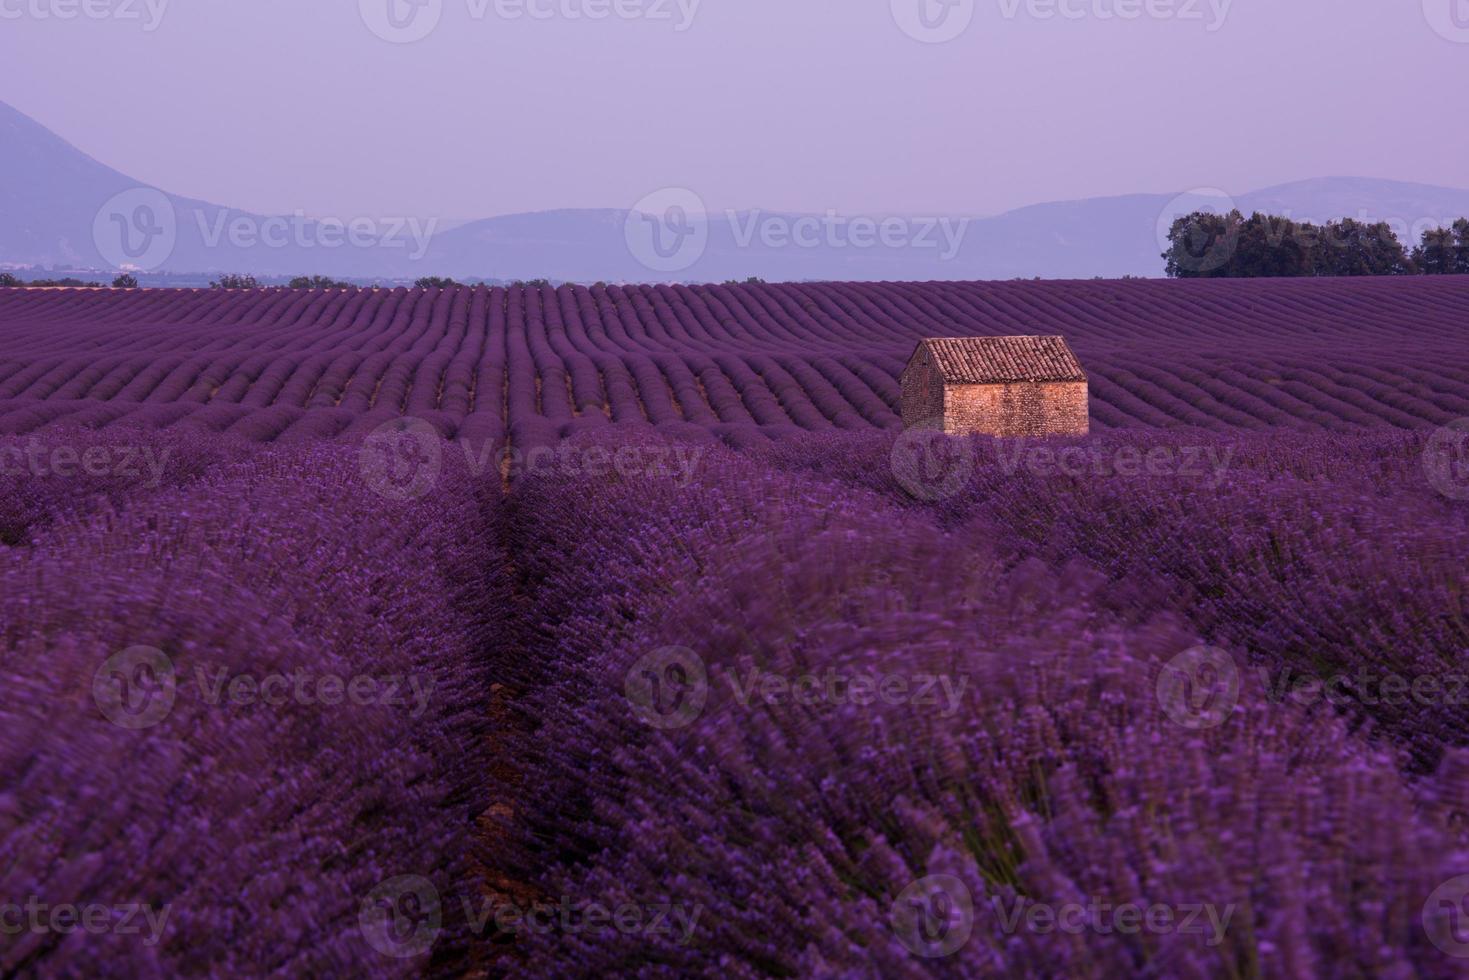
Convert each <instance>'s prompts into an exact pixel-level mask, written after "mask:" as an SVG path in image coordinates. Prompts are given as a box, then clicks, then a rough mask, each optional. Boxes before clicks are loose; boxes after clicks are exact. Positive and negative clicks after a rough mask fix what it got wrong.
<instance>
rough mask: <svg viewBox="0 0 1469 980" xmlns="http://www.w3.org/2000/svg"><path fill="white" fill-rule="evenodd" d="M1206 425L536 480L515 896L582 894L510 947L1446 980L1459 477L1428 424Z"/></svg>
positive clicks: (1457, 884) (561, 962) (1467, 796)
mask: <svg viewBox="0 0 1469 980" xmlns="http://www.w3.org/2000/svg"><path fill="white" fill-rule="evenodd" d="M1197 439H1198V440H1201V441H1193V442H1190V441H1185V440H1178V439H1174V438H1170V439H1168V440H1165V441H1159V440H1157V439H1156V438H1149V439H1142V438H1137V437H1134V438H1132V439H1131V440H1130V441H1128V440H1123V439H1117V440H1114V441H1112V442H1106V441H1094V442H1092V443H1088V444H1086V446H1087V452H1089V453H1093V454H1095V455H1092V456H1090V457H1089V458H1090V459H1092V460H1094V461H1097V462H1095V467H1096V468H1095V469H1092V468H1088V469H1085V470H1084V471H1081V472H1076V471H1075V467H1074V466H1067V467H1064V468H1058V466H1057V462H1056V457H1055V456H1054V455H1053V456H1048V457H1044V458H1041V457H1036V456H1026V455H1022V456H1013V457H999V456H996V455H993V454H994V453H996V452H998V451H999V450H1001V449H1003V448H1004V447H1001V446H999V445H990V444H980V443H974V444H971V445H970V448H971V450H972V451H973V453H974V454H975V455H973V456H972V457H970V458H969V459H968V460H967V465H968V467H969V468H968V470H967V472H966V474H965V476H966V479H965V480H963V481H960V483H958V484H957V485H954V486H949V487H946V488H942V490H943V492H935V491H936V490H937V489H939V485H937V484H934V483H929V484H926V485H924V484H923V483H922V481H921V480H920V481H919V485H918V486H917V487H915V485H914V479H913V474H912V473H911V472H905V471H904V466H903V464H902V463H901V461H896V462H895V460H897V457H898V456H899V455H901V453H902V452H903V451H904V448H905V447H904V446H903V444H902V443H901V441H900V442H899V443H898V444H897V445H896V446H895V444H894V442H893V440H892V439H891V438H882V437H859V438H852V437H841V438H830V439H818V440H811V441H807V442H804V443H801V444H795V443H792V444H788V445H785V446H782V447H779V448H777V449H776V450H774V451H772V452H771V453H769V454H768V455H767V456H765V457H764V458H751V457H749V456H736V455H733V454H729V453H726V452H724V451H722V450H719V449H715V448H707V447H706V449H705V452H704V453H703V454H702V455H701V457H700V464H699V467H698V468H697V471H696V473H695V476H694V478H693V480H692V482H689V483H681V482H679V481H675V480H660V479H649V478H647V477H646V476H644V475H641V474H639V475H637V476H635V477H628V476H627V475H624V474H616V473H614V474H611V475H598V476H594V477H590V476H585V475H577V474H572V473H568V472H566V471H559V472H555V473H548V474H545V475H540V476H533V477H531V478H528V479H527V480H525V481H524V482H523V483H522V484H521V485H520V486H519V487H518V489H517V491H516V493H515V494H514V495H513V496H512V498H511V499H510V501H509V503H508V505H507V516H508V523H507V527H508V532H507V533H508V535H509V537H508V539H507V541H508V544H509V545H510V547H511V550H512V552H513V553H514V554H515V555H517V557H518V562H519V566H520V570H521V573H522V575H523V576H524V586H525V588H526V589H527V590H528V591H530V592H532V593H534V594H535V595H536V596H537V608H538V610H539V611H540V615H541V619H540V622H539V628H537V629H534V630H529V631H527V632H526V633H525V638H524V641H523V645H525V646H527V647H529V648H531V649H532V650H534V651H536V653H535V656H534V657H533V658H531V662H532V663H533V664H534V665H535V668H536V672H537V673H536V674H535V676H533V677H532V678H530V679H528V680H527V682H526V686H525V688H524V690H522V691H519V692H518V694H517V703H518V705H519V709H520V710H521V711H522V712H523V713H524V718H525V726H531V725H533V726H535V727H534V731H533V733H528V734H526V735H525V736H523V737H522V739H521V740H520V742H519V743H518V744H517V745H516V750H515V752H514V758H515V760H516V762H517V767H516V770H515V773H514V776H513V778H505V779H503V780H499V781H497V789H496V791H495V794H494V795H495V796H496V797H497V798H502V799H505V800H509V801H513V802H512V803H511V804H510V805H507V806H506V807H505V808H504V809H503V810H501V811H500V813H499V820H500V826H499V830H498V835H499V837H500V838H501V839H502V841H503V842H502V844H501V846H500V847H499V848H497V852H496V853H497V861H496V867H497V869H498V870H497V880H498V881H501V882H511V883H515V887H511V886H509V885H506V886H504V887H503V889H502V891H501V892H500V893H499V899H500V900H501V901H502V902H504V903H506V904H517V903H518V904H520V905H524V904H526V903H527V902H530V903H532V905H534V903H536V902H540V903H544V904H545V905H547V906H548V907H557V906H564V907H569V908H570V909H572V912H571V913H569V914H568V915H565V916H563V917H562V918H560V919H559V920H558V925H559V927H558V928H547V929H543V930H526V929H524V928H514V927H513V924H512V926H511V927H507V929H506V930H504V933H503V934H499V935H498V936H497V938H499V939H501V940H504V941H505V946H503V947H502V946H501V945H499V944H496V945H495V946H494V948H496V949H502V948H503V949H504V952H502V953H501V960H500V965H501V966H503V967H504V968H505V969H507V970H509V971H511V972H522V971H523V972H524V973H525V974H526V975H564V974H565V973H567V972H568V971H571V970H573V969H575V970H582V969H585V970H588V971H590V972H598V973H605V972H614V971H621V970H627V969H629V968H631V967H633V966H634V965H636V966H638V967H639V969H640V971H641V972H642V973H643V974H644V975H667V976H674V975H689V974H691V973H693V974H703V975H710V976H714V975H719V976H763V975H772V974H774V975H801V976H806V975H833V974H837V975H840V974H862V975H879V974H880V975H884V976H910V975H911V976H919V975H928V974H941V975H953V976H1009V975H1029V976H1060V975H1065V976H1095V977H1109V976H1117V975H1167V976H1194V977H1213V976H1258V975H1267V976H1310V975H1346V974H1354V975H1368V976H1396V977H1408V976H1452V975H1456V974H1457V972H1458V971H1459V970H1460V969H1461V968H1462V964H1463V959H1462V957H1463V956H1465V955H1466V954H1469V944H1466V943H1465V942H1464V941H1463V939H1462V933H1460V932H1457V931H1455V930H1456V929H1457V928H1458V920H1457V919H1456V918H1455V916H1457V915H1459V914H1461V912H1462V903H1463V901H1464V900H1465V897H1466V894H1469V877H1462V876H1464V875H1465V874H1466V872H1469V849H1466V847H1465V845H1466V841H1465V839H1464V831H1463V828H1464V819H1465V816H1466V814H1469V757H1466V756H1465V755H1464V751H1463V750H1462V749H1460V748H1458V747H1459V746H1462V745H1463V744H1464V743H1465V741H1466V739H1469V728H1466V726H1465V723H1464V720H1463V719H1464V715H1463V710H1464V709H1463V701H1464V697H1465V696H1466V695H1469V691H1466V690H1464V689H1463V685H1462V684H1459V685H1456V684H1455V683H1454V678H1455V676H1456V675H1462V672H1463V654H1464V651H1465V649H1466V646H1469V632H1466V619H1465V616H1464V609H1463V606H1462V601H1463V600H1462V597H1463V595H1464V594H1465V589H1464V586H1465V584H1466V583H1465V576H1464V571H1463V568H1462V564H1461V563H1457V562H1455V561H1454V560H1453V559H1452V556H1453V555H1456V554H1463V553H1464V547H1465V545H1466V544H1469V516H1466V512H1465V510H1464V504H1463V503H1462V502H1461V501H1458V500H1453V499H1448V498H1447V497H1446V496H1445V495H1444V494H1442V493H1440V492H1438V491H1436V490H1435V488H1434V487H1433V486H1431V485H1429V482H1428V481H1427V480H1426V479H1425V476H1424V472H1423V470H1422V468H1421V465H1420V464H1421V454H1422V451H1423V448H1424V447H1423V445H1422V442H1421V440H1417V441H1414V440H1411V439H1402V438H1395V437H1388V436H1375V437H1369V438H1366V439H1365V440H1362V441H1352V440H1341V439H1334V438H1327V437H1320V436H1317V437H1312V438H1300V439H1296V440H1287V441H1286V442H1284V443H1281V442H1267V441H1264V440H1256V441H1244V442H1238V441H1237V442H1236V443H1235V444H1234V450H1233V451H1232V452H1227V450H1229V447H1230V444H1228V443H1226V442H1224V441H1223V440H1213V441H1211V440H1210V439H1209V438H1208V437H1207V436H1198V437H1197ZM599 448H600V449H602V450H603V451H605V452H608V453H611V452H613V451H615V448H616V444H615V443H610V442H606V443H604V442H603V441H601V440H600V439H599V438H598V437H592V438H591V439H590V441H588V442H587V443H586V444H585V446H584V447H583V449H582V450H581V452H582V454H583V455H584V456H585V455H588V454H591V453H593V452H595V451H597V450H598V449H599ZM1032 448H1034V447H1032ZM1057 450H1058V447H1055V446H1051V447H1046V448H1045V450H1044V451H1046V452H1051V453H1056V452H1057ZM1158 450H1164V451H1167V452H1170V453H1172V456H1171V457H1170V459H1171V460H1172V466H1171V467H1163V466H1162V465H1161V462H1162V456H1161V455H1160V454H1159V453H1158V452H1157V451H1158ZM1006 451H1009V450H1006ZM1023 452H1031V449H1024V450H1023ZM1150 452H1151V453H1152V455H1151V457H1149V455H1148V454H1149V453H1150ZM1134 454H1136V456H1137V457H1140V458H1142V459H1149V458H1151V460H1152V463H1151V464H1150V465H1149V466H1148V467H1146V468H1144V469H1142V470H1139V469H1138V468H1137V467H1134V466H1133V465H1132V461H1133V460H1134ZM1121 460H1127V461H1128V465H1127V466H1126V467H1124V468H1123V470H1124V471H1125V472H1119V470H1118V469H1116V468H1114V469H1112V470H1110V471H1109V470H1107V469H1106V466H1107V465H1114V464H1116V463H1117V462H1118V461H1121ZM1188 460H1196V461H1209V460H1212V461H1214V462H1215V463H1218V462H1219V461H1221V460H1224V461H1225V465H1224V466H1223V467H1222V468H1221V467H1219V466H1212V467H1211V466H1208V465H1203V466H1197V467H1193V464H1192V463H1190V464H1187V466H1186V464H1185V461H1188ZM961 462H962V461H961ZM1188 467H1193V468H1188ZM801 471H805V472H801ZM915 490H916V491H917V496H918V497H922V498H925V499H922V500H917V499H915V497H914V493H915ZM925 491H927V492H925ZM1334 674H1349V675H1351V677H1352V678H1353V681H1352V684H1349V685H1347V686H1345V687H1333V686H1331V685H1330V684H1329V683H1325V686H1323V682H1329V681H1330V680H1331V675H1334ZM1390 676H1391V677H1398V678H1400V679H1403V680H1404V681H1405V683H1404V685H1403V687H1402V688H1401V689H1398V688H1397V687H1392V689H1391V691H1390V693H1391V694H1392V695H1393V696H1394V697H1388V698H1386V699H1385V700H1384V698H1383V697H1381V695H1382V694H1383V692H1384V690H1387V686H1386V685H1385V679H1386V678H1387V677H1390ZM1424 677H1428V678H1431V679H1432V680H1433V681H1434V682H1435V683H1434V685H1433V686H1431V687H1430V686H1429V685H1425V684H1423V683H1421V679H1422V678H1424ZM1462 679H1463V678H1462V676H1459V680H1460V681H1462ZM1305 680H1314V681H1315V682H1316V686H1312V685H1311V684H1309V683H1305V684H1303V683H1298V681H1305ZM1353 685H1355V686H1353ZM1456 691H1457V692H1458V695H1457V700H1455V694H1454V692H1456ZM1337 694H1342V695H1343V697H1337V696H1336V695H1337ZM1372 694H1376V695H1378V697H1376V698H1372V697H1369V695H1372ZM1404 695H1406V696H1407V697H1406V699H1405V698H1404ZM1395 698H1396V699H1395ZM1364 723H1365V724H1364ZM1374 725H1376V726H1380V729H1381V730H1375V729H1374ZM1419 726H1421V727H1419ZM655 909H656V910H661V911H662V912H663V913H665V915H664V918H662V919H660V920H658V921H660V922H661V923H663V924H664V926H665V927H664V928H660V929H655V928H652V927H651V926H650V925H649V923H650V922H651V921H652V917H651V915H642V914H639V913H641V912H642V911H645V910H655ZM609 910H622V911H624V912H626V913H627V916H626V919H625V920H618V919H617V918H616V917H615V916H614V917H612V918H610V919H609V918H608V915H609Z"/></svg>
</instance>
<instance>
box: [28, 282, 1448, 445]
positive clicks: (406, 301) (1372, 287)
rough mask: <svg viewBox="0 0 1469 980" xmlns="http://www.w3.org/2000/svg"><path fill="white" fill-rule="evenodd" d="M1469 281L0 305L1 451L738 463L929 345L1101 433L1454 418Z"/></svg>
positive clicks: (797, 288) (289, 294) (415, 294)
mask: <svg viewBox="0 0 1469 980" xmlns="http://www.w3.org/2000/svg"><path fill="white" fill-rule="evenodd" d="M1466 322H1469V282H1466V281H1461V280H1460V278H1459V277H1444V278H1442V279H1439V280H1428V281H1424V280H1400V279H1362V280H1330V281H1327V280H1322V281H1284V280H1282V281H1271V280H1245V281H1230V282H1199V281H1189V282H1156V281H1120V282H1118V281H1112V282H1105V281H1096V282H1047V283H1040V282H1014V283H932V284H861V283H842V284H830V283H818V284H807V285H801V284H786V285H763V284H762V285H735V286H694V287H683V286H675V287H667V286H611V287H594V288H591V289H587V288H583V287H571V286H564V287H561V288H559V289H552V288H550V287H545V288H534V287H532V288H520V287H512V288H509V289H504V288H494V289H490V288H478V289H471V288H463V289H456V290H447V291H439V290H412V291H409V290H402V289H399V290H391V291H372V290H334V291H316V292H307V291H288V290H262V291H253V292H229V291H194V290H179V291H145V292H137V293H132V294H125V295H118V294H116V293H107V292H100V291H91V292H88V291H52V290H45V291H41V290H36V291H26V290H0V324H3V325H4V328H5V339H6V343H5V346H4V348H3V350H0V432H6V433H26V432H29V431H32V430H33V429H35V428H37V427H38V426H42V425H46V424H53V423H62V424H66V423H70V424H76V425H82V426H87V427H106V426H110V425H124V426H131V425H143V426H147V427H150V428H152V427H157V428H170V427H178V428H183V429H188V428H194V429H198V430H201V431H205V432H221V433H226V434H229V435H232V436H240V437H242V438H245V439H248V440H250V441H254V442H271V441H275V440H278V439H285V440H295V439H319V438H334V437H340V436H345V437H349V438H350V437H352V436H353V435H360V434H364V433H366V432H369V431H371V430H372V429H373V427H375V426H376V425H378V424H380V423H382V422H383V421H384V420H386V419H390V418H393V417H397V416H400V415H409V416H413V417H416V418H422V419H424V420H426V421H428V422H430V423H431V424H432V425H434V426H435V427H436V428H438V429H439V431H440V432H441V433H442V434H443V435H445V436H446V437H450V438H468V439H473V440H484V441H491V440H502V439H505V438H507V437H508V439H509V440H510V442H511V443H512V444H517V445H519V446H521V447H524V448H528V447H530V446H534V445H540V444H546V443H548V442H553V441H555V440H556V439H557V438H560V437H564V436H567V435H571V434H573V433H576V432H578V431H582V430H586V429H594V428H597V427H601V426H604V425H607V424H609V423H610V424H628V423H632V424H644V425H652V426H655V427H658V428H661V429H664V430H665V431H668V432H670V433H677V432H684V433H689V432H692V431H694V430H703V431H705V432H712V433H715V434H717V435H719V436H720V437H721V438H723V439H724V440H726V441H728V442H730V443H731V444H733V445H736V446H743V445H749V444H752V443H759V442H763V441H765V438H766V437H770V438H782V437H788V436H791V435H796V434H799V433H801V432H823V431H832V430H844V431H861V430H868V429H892V428H895V427H896V426H897V425H898V419H897V415H896V412H895V409H896V404H897V397H898V389H897V376H898V374H899V373H900V372H901V370H902V367H903V364H904V363H905V362H906V360H907V358H908V356H909V355H910V354H911V353H912V349H913V346H914V344H915V343H916V341H917V339H918V338H920V337H923V336H967V335H985V334H1029V333H1045V334H1062V335H1064V336H1065V337H1066V338H1067V339H1068V340H1069V341H1070V342H1071V344H1072V346H1073V347H1074V348H1075V350H1076V351H1077V353H1078V355H1079V356H1080V357H1081V360H1082V363H1083V364H1084V365H1085V367H1086V369H1087V371H1088V373H1089V375H1090V378H1091V385H1092V415H1093V424H1094V425H1095V426H1096V427H1097V428H1099V429H1112V428H1134V427H1139V426H1142V427H1177V426H1199V427H1208V428H1216V429H1262V428H1272V427H1290V428H1302V427H1305V428H1327V429H1350V428H1355V427H1363V426H1393V427H1401V428H1413V427H1420V426H1424V425H1439V424H1442V423H1444V422H1446V421H1448V420H1450V419H1453V418H1456V417H1459V416H1463V415H1466V414H1469V395H1466V390H1469V349H1466V345H1465V343H1464V325H1465V324H1466Z"/></svg>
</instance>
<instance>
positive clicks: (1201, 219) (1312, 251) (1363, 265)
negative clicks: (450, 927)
mask: <svg viewBox="0 0 1469 980" xmlns="http://www.w3.org/2000/svg"><path fill="white" fill-rule="evenodd" d="M1163 259H1164V260H1165V262H1166V266H1165V271H1166V273H1167V275H1168V276H1169V278H1173V279H1196V278H1253V277H1262V276H1402V275H1417V274H1425V275H1434V274H1445V273H1469V220H1466V219H1462V218H1461V219H1460V220H1458V221H1456V222H1455V223H1454V225H1453V227H1452V228H1438V229H1434V230H1432V231H1428V232H1425V233H1424V235H1423V239H1422V241H1421V242H1420V243H1419V244H1418V246H1417V247H1415V248H1414V249H1413V251H1412V252H1411V254H1410V253H1409V252H1408V251H1407V250H1406V249H1405V248H1404V247H1403V244H1402V242H1400V241H1399V240H1398V236H1397V234H1396V233H1395V232H1394V231H1393V230H1392V227H1391V226H1390V225H1389V224H1388V223H1387V222H1385V221H1382V222H1377V223H1375V224H1368V223H1366V222H1363V221H1357V220H1355V219H1353V218H1343V219H1342V220H1340V221H1328V222H1327V223H1326V224H1325V225H1316V224H1313V223H1311V222H1309V221H1294V220H1292V219H1290V218H1282V217H1279V216H1276V215H1270V214H1262V213H1260V212H1259V211H1256V212H1255V213H1254V214H1251V215H1250V216H1249V217H1248V218H1246V217H1245V216H1244V215H1243V214H1241V213H1240V212H1239V211H1238V210H1235V211H1231V212H1230V213H1229V214H1224V215H1220V214H1212V213H1210V212H1207V211H1196V212H1194V213H1192V214H1188V215H1184V216H1183V217H1180V218H1178V219H1176V220H1175V221H1174V222H1173V225H1172V227H1170V228H1169V231H1168V251H1166V252H1164V253H1163Z"/></svg>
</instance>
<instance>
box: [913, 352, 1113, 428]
mask: <svg viewBox="0 0 1469 980" xmlns="http://www.w3.org/2000/svg"><path fill="white" fill-rule="evenodd" d="M901 387H902V413H903V428H905V429H909V428H912V427H914V426H924V427H926V428H934V429H940V428H941V429H942V430H943V431H944V432H945V433H947V434H949V435H968V434H979V435H990V436H1003V437H1017V436H1077V435H1086V433H1087V430H1088V428H1089V425H1090V413H1089V409H1088V405H1087V397H1088V393H1087V380H1086V372H1085V371H1083V370H1082V369H1081V362H1080V361H1078V360H1077V359H1076V355H1075V354H1074V353H1072V351H1071V347H1070V346H1069V345H1068V344H1067V343H1066V338H1064V337H929V338H926V339H924V340H920V341H919V342H918V348H917V349H916V350H915V351H914V352H913V356H912V357H910V358H909V359H908V366H907V367H905V368H904V369H903V377H902V382H901Z"/></svg>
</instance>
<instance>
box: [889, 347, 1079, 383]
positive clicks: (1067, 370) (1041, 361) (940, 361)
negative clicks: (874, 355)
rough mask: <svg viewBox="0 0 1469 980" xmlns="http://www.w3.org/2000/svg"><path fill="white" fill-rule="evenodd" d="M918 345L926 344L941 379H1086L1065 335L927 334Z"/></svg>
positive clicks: (1003, 380) (979, 381)
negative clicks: (935, 335) (973, 335)
mask: <svg viewBox="0 0 1469 980" xmlns="http://www.w3.org/2000/svg"><path fill="white" fill-rule="evenodd" d="M918 346H919V347H920V348H924V347H926V348H928V351H929V354H930V355H931V356H932V357H933V359H934V363H935V364H937V365H938V368H939V373H940V374H942V375H943V377H944V380H945V381H953V382H958V383H960V384H1000V383H1004V382H1009V381H1085V380H1086V372H1085V371H1083V370H1082V369H1081V362H1080V361H1078V360H1077V359H1076V355H1075V354H1073V353H1072V352H1071V348H1070V346H1068V345H1067V343H1066V338H1065V337H928V338H926V339H924V340H920V341H919V342H918ZM915 353H916V351H915Z"/></svg>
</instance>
